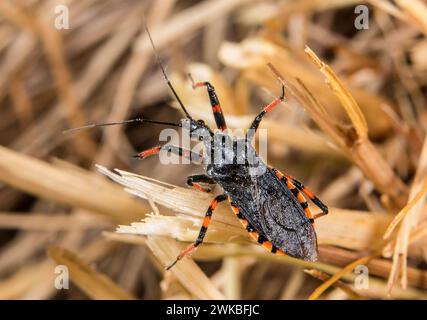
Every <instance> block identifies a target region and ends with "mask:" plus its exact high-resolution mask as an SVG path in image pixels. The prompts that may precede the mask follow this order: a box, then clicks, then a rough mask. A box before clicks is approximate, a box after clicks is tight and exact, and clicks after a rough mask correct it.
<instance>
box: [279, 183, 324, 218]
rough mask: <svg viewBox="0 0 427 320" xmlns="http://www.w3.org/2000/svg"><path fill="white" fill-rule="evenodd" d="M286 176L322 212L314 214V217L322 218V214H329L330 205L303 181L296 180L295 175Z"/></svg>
mask: <svg viewBox="0 0 427 320" xmlns="http://www.w3.org/2000/svg"><path fill="white" fill-rule="evenodd" d="M286 178H287V179H288V180H290V181H292V183H293V184H294V185H295V186H296V187H297V188H298V189H299V190H301V191H302V192H303V193H304V194H305V195H306V196H307V197H308V198H309V199H310V200H311V201H312V202H313V203H314V204H315V205H316V206H317V207H318V208H320V210H322V212H320V213H317V214H315V215H314V219H317V218H320V217H322V216H325V215H327V214H328V212H329V209H328V207H327V206H326V205H325V204H324V203H323V202H322V201H321V200H320V199H319V198H318V197H316V195H315V194H314V193H313V192H312V191H311V190H310V189H309V188H307V187H306V186H304V185H303V184H302V183H301V182H299V181H298V180H296V179H295V178H294V177H292V176H289V175H286Z"/></svg>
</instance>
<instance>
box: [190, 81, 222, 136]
mask: <svg viewBox="0 0 427 320" xmlns="http://www.w3.org/2000/svg"><path fill="white" fill-rule="evenodd" d="M188 76H189V78H190V80H191V82H192V83H193V89H196V88H200V87H206V89H207V90H208V95H209V100H210V102H211V106H212V112H213V114H214V118H215V123H216V126H217V127H218V129H221V130H225V129H227V124H226V123H225V119H224V114H223V113H222V109H221V104H220V103H219V100H218V96H217V95H216V92H215V88H214V87H213V85H211V84H210V82H207V81H205V82H194V80H193V78H192V77H191V75H190V74H189V75H188Z"/></svg>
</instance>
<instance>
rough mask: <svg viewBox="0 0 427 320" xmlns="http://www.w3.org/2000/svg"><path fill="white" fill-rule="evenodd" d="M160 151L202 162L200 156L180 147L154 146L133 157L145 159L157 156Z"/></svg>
mask: <svg viewBox="0 0 427 320" xmlns="http://www.w3.org/2000/svg"><path fill="white" fill-rule="evenodd" d="M161 150H165V151H166V152H171V153H174V154H176V155H179V156H181V157H185V158H187V159H190V160H191V161H194V162H199V163H201V162H202V156H201V155H200V154H197V153H195V152H192V151H190V150H187V149H183V148H181V147H176V146H171V145H163V146H156V147H153V148H150V149H147V150H144V151H142V152H139V153H138V154H136V155H135V156H134V158H138V159H145V158H146V157H149V156H152V155H155V154H158V153H159V152H160V151H161Z"/></svg>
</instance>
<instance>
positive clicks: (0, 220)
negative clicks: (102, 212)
mask: <svg viewBox="0 0 427 320" xmlns="http://www.w3.org/2000/svg"><path fill="white" fill-rule="evenodd" d="M108 225H109V224H108V223H106V221H105V220H103V219H96V218H93V217H87V219H81V217H78V216H76V215H74V216H66V215H63V214H62V213H61V214H59V213H52V214H46V213H35V212H32V213H31V214H21V213H19V212H13V213H12V212H0V229H23V230H39V231H60V230H85V229H97V228H103V227H104V228H105V227H108Z"/></svg>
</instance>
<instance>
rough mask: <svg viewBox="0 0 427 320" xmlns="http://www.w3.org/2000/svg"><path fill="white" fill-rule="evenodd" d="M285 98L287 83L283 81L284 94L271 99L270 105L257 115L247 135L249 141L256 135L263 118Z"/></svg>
mask: <svg viewBox="0 0 427 320" xmlns="http://www.w3.org/2000/svg"><path fill="white" fill-rule="evenodd" d="M284 100H285V85H284V84H283V83H282V94H281V96H280V97H277V98H276V99H274V100H273V101H271V102H270V103H269V104H268V105H266V106H265V107H264V109H262V111H261V112H260V113H259V114H258V115H257V116H256V117H255V119H254V121H253V122H252V124H251V126H250V127H249V131H248V134H247V136H246V140H247V141H251V140H252V138H253V137H254V136H255V132H256V131H257V129H258V127H259V124H260V123H261V120H262V118H263V117H264V116H265V115H266V114H267V113H268V112H270V111H271V110H273V109H274V108H275V107H276V106H277V105H278V104H279V103H280V102H282V101H284Z"/></svg>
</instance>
